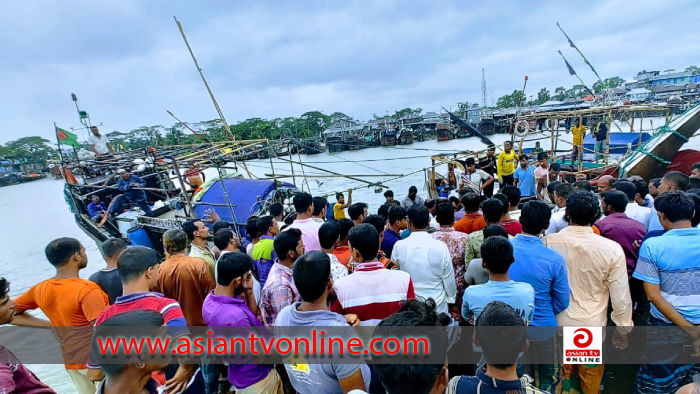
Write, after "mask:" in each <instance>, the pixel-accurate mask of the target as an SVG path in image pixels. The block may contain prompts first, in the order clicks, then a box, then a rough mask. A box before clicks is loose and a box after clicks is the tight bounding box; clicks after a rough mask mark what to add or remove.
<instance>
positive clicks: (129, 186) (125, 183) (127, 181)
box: [114, 169, 154, 216]
mask: <svg viewBox="0 0 700 394" xmlns="http://www.w3.org/2000/svg"><path fill="white" fill-rule="evenodd" d="M117 174H119V180H118V181H117V187H119V190H121V191H123V192H124V196H125V197H126V198H127V199H128V200H129V201H131V202H135V203H137V204H139V207H141V209H142V210H143V211H144V212H145V213H146V216H154V215H153V211H152V210H151V207H150V206H149V205H148V202H146V192H144V191H143V190H140V189H134V187H144V186H146V181H144V180H143V179H141V178H139V177H137V176H136V175H132V174H131V172H129V170H124V169H120V170H118V171H117ZM122 203H123V201H119V202H117V203H115V204H114V205H121V204H122ZM114 209H115V210H116V211H117V212H119V211H120V209H119V207H117V208H114Z"/></svg>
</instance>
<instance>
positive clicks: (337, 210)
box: [333, 189, 352, 220]
mask: <svg viewBox="0 0 700 394" xmlns="http://www.w3.org/2000/svg"><path fill="white" fill-rule="evenodd" d="M335 199H336V200H337V201H338V202H337V203H335V205H333V218H335V220H340V219H346V217H345V208H347V207H349V206H350V205H352V189H348V203H347V204H346V203H345V196H344V195H343V193H336V195H335Z"/></svg>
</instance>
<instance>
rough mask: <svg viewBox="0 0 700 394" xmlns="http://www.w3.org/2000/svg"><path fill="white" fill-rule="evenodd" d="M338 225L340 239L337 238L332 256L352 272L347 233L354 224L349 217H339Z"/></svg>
mask: <svg viewBox="0 0 700 394" xmlns="http://www.w3.org/2000/svg"><path fill="white" fill-rule="evenodd" d="M338 226H340V239H339V240H338V246H337V247H336V248H335V250H334V251H333V256H335V257H336V258H337V259H338V261H340V263H341V264H342V265H344V266H345V268H347V269H348V271H350V272H351V273H352V267H350V258H351V257H352V256H351V255H350V246H348V245H349V244H348V233H349V232H350V229H351V228H353V227H354V226H355V223H353V222H352V220H350V219H340V220H338Z"/></svg>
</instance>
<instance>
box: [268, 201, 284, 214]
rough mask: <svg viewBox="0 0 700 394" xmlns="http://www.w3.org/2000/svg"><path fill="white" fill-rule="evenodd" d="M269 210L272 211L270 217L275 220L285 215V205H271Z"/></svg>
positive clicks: (276, 203) (277, 203)
mask: <svg viewBox="0 0 700 394" xmlns="http://www.w3.org/2000/svg"><path fill="white" fill-rule="evenodd" d="M268 210H269V211H270V215H271V216H272V217H275V218H276V217H277V216H279V215H284V205H282V203H280V202H275V203H272V204H270V208H268Z"/></svg>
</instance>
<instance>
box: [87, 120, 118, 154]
mask: <svg viewBox="0 0 700 394" xmlns="http://www.w3.org/2000/svg"><path fill="white" fill-rule="evenodd" d="M90 131H91V132H92V135H91V136H90V138H88V142H89V143H90V149H92V151H93V152H95V155H96V156H97V157H102V156H106V155H111V154H112V151H113V150H114V148H112V144H110V142H109V140H108V139H107V137H105V136H103V135H102V134H100V130H98V129H97V126H92V127H90Z"/></svg>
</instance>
